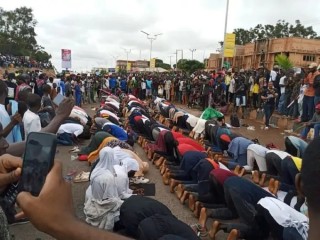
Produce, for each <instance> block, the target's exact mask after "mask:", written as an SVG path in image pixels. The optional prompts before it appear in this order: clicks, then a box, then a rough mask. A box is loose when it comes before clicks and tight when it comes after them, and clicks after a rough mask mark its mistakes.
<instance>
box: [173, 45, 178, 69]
mask: <svg viewBox="0 0 320 240" xmlns="http://www.w3.org/2000/svg"><path fill="white" fill-rule="evenodd" d="M172 54H175V55H176V69H178V50H176V52H174V53H172Z"/></svg>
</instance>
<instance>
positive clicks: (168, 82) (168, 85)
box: [164, 80, 171, 90]
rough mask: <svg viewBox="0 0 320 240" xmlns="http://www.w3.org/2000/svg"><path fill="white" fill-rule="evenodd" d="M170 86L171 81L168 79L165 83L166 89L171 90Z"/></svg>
mask: <svg viewBox="0 0 320 240" xmlns="http://www.w3.org/2000/svg"><path fill="white" fill-rule="evenodd" d="M170 87H171V81H170V80H167V81H166V83H165V85H164V89H165V90H170Z"/></svg>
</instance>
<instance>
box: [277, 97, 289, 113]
mask: <svg viewBox="0 0 320 240" xmlns="http://www.w3.org/2000/svg"><path fill="white" fill-rule="evenodd" d="M287 99H288V94H286V93H282V94H281V96H280V99H279V105H278V112H279V113H280V114H282V115H286V114H287V112H288V110H287Z"/></svg>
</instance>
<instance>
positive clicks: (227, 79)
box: [224, 75, 231, 85]
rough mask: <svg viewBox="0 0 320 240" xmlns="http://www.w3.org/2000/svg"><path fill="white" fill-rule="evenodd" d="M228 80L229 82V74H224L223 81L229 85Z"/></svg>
mask: <svg viewBox="0 0 320 240" xmlns="http://www.w3.org/2000/svg"><path fill="white" fill-rule="evenodd" d="M230 82H231V76H229V75H226V76H225V78H224V83H225V84H226V85H230Z"/></svg>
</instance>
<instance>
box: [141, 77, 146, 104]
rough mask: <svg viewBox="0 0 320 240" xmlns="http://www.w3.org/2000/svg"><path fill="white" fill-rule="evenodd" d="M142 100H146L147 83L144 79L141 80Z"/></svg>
mask: <svg viewBox="0 0 320 240" xmlns="http://www.w3.org/2000/svg"><path fill="white" fill-rule="evenodd" d="M140 98H141V99H142V100H144V99H145V98H146V82H145V80H144V78H142V79H141V96H140Z"/></svg>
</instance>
